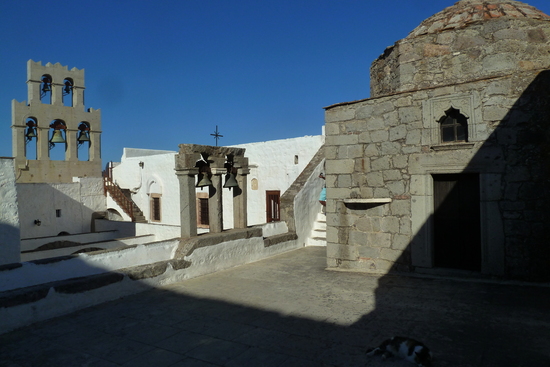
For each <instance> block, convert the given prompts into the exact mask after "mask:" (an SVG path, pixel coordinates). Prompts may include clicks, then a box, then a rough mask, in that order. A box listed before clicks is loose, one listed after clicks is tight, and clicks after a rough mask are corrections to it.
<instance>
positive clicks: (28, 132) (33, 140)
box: [25, 117, 38, 160]
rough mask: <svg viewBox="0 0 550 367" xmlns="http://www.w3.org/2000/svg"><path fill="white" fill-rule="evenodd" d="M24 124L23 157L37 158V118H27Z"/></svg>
mask: <svg viewBox="0 0 550 367" xmlns="http://www.w3.org/2000/svg"><path fill="white" fill-rule="evenodd" d="M25 125H26V126H27V127H26V128H25V158H27V159H29V160H35V159H37V143H38V129H37V127H38V120H37V119H36V118H35V117H29V118H27V120H26V122H25Z"/></svg>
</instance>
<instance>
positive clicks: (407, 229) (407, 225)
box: [399, 217, 412, 237]
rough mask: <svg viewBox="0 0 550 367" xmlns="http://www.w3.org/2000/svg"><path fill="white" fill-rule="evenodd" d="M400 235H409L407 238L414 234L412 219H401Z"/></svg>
mask: <svg viewBox="0 0 550 367" xmlns="http://www.w3.org/2000/svg"><path fill="white" fill-rule="evenodd" d="M399 233H401V234H404V235H407V237H408V236H409V235H410V234H411V233H412V232H411V220H410V218H408V217H401V218H399Z"/></svg>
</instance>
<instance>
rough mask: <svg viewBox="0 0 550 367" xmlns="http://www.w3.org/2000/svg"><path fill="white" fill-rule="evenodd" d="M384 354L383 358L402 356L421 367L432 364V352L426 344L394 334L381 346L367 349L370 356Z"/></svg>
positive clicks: (428, 366)
mask: <svg viewBox="0 0 550 367" xmlns="http://www.w3.org/2000/svg"><path fill="white" fill-rule="evenodd" d="M378 354H382V358H388V357H392V356H397V357H401V358H403V359H405V360H407V361H409V362H413V363H416V364H417V365H418V366H421V367H431V366H432V353H431V352H430V350H429V349H428V347H426V346H425V345H424V344H422V343H421V342H419V341H416V340H414V339H411V338H405V337H402V336H394V337H393V338H391V339H388V340H385V341H384V342H382V344H380V346H379V347H376V348H370V349H368V350H367V355H368V356H373V355H378Z"/></svg>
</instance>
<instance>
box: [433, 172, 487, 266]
mask: <svg viewBox="0 0 550 367" xmlns="http://www.w3.org/2000/svg"><path fill="white" fill-rule="evenodd" d="M433 179H434V221H433V223H434V264H435V266H436V267H443V268H453V269H463V270H473V271H480V270H481V228H480V205H479V175H478V174H445V175H434V176H433Z"/></svg>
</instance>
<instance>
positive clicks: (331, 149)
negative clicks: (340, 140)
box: [325, 145, 338, 159]
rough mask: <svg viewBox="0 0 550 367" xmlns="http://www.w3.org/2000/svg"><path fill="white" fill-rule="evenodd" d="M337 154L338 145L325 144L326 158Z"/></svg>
mask: <svg viewBox="0 0 550 367" xmlns="http://www.w3.org/2000/svg"><path fill="white" fill-rule="evenodd" d="M337 154H338V146H337V145H332V146H325V158H326V159H336V157H337Z"/></svg>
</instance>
